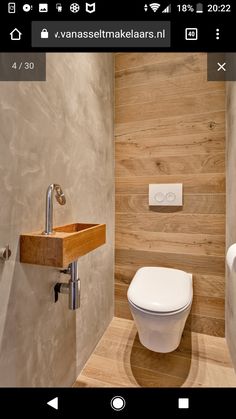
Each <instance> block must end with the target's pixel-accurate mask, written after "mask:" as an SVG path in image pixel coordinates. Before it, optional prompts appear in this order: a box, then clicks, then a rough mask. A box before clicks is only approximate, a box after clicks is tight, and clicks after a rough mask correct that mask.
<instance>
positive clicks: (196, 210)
mask: <svg viewBox="0 0 236 419" xmlns="http://www.w3.org/2000/svg"><path fill="white" fill-rule="evenodd" d="M152 211H156V212H159V211H160V209H156V210H155V208H152ZM163 211H164V209H163ZM165 211H166V212H168V211H169V212H172V209H171V208H169V209H168V208H166V209H165ZM120 212H122V213H131V214H133V213H143V214H147V213H149V212H150V207H149V205H148V197H147V194H142V195H138V194H130V195H129V194H118V193H117V194H116V213H120ZM181 213H182V214H225V194H214V195H212V194H186V193H185V194H184V205H183V207H182V208H181Z"/></svg>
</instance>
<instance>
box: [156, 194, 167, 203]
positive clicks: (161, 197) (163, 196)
mask: <svg viewBox="0 0 236 419" xmlns="http://www.w3.org/2000/svg"><path fill="white" fill-rule="evenodd" d="M164 199H165V195H164V194H163V193H162V192H157V193H156V195H155V200H156V201H157V202H163V201H164Z"/></svg>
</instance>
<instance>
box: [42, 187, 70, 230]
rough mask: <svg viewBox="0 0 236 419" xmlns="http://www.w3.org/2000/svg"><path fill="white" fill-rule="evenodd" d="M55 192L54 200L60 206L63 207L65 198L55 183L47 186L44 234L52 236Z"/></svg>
mask: <svg viewBox="0 0 236 419" xmlns="http://www.w3.org/2000/svg"><path fill="white" fill-rule="evenodd" d="M54 191H55V193H56V195H55V198H56V200H57V202H58V203H59V204H60V205H65V203H66V197H65V195H64V193H63V191H62V189H61V187H60V185H58V184H57V183H52V184H51V185H49V187H48V189H47V194H46V221H45V231H44V234H53V192H54Z"/></svg>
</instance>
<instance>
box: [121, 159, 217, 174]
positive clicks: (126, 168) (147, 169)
mask: <svg viewBox="0 0 236 419" xmlns="http://www.w3.org/2000/svg"><path fill="white" fill-rule="evenodd" d="M140 172H141V173H142V176H154V175H157V176H158V175H173V174H174V175H177V174H182V173H183V172H184V173H186V174H188V173H190V174H195V173H197V174H199V173H216V172H217V173H225V153H217V154H214V155H212V154H200V155H195V154H193V155H191V156H189V155H186V156H179V157H178V159H176V156H172V155H171V156H166V157H159V158H158V157H156V158H152V157H149V158H142V159H134V158H133V159H129V158H125V159H124V158H123V159H120V160H119V159H118V157H117V159H116V176H117V177H118V178H119V177H123V176H140Z"/></svg>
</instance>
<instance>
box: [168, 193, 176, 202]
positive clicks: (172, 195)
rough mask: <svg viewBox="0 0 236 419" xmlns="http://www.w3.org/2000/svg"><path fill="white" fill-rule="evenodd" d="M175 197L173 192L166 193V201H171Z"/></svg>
mask: <svg viewBox="0 0 236 419" xmlns="http://www.w3.org/2000/svg"><path fill="white" fill-rule="evenodd" d="M175 198H176V195H175V193H173V192H168V193H167V194H166V199H167V201H168V202H173V201H174V200H175Z"/></svg>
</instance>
